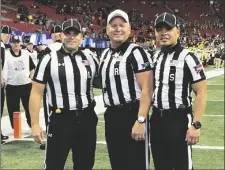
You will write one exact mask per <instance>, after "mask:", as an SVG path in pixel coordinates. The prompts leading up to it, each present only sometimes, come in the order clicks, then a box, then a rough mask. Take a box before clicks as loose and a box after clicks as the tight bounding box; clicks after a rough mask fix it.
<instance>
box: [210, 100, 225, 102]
mask: <svg viewBox="0 0 225 170" xmlns="http://www.w3.org/2000/svg"><path fill="white" fill-rule="evenodd" d="M206 101H207V102H224V100H206Z"/></svg>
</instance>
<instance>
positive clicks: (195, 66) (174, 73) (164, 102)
mask: <svg viewBox="0 0 225 170" xmlns="http://www.w3.org/2000/svg"><path fill="white" fill-rule="evenodd" d="M153 63H154V81H155V88H154V99H153V105H154V106H155V107H157V108H160V109H174V108H179V107H181V106H183V107H188V106H191V105H192V98H191V91H192V88H191V85H192V84H194V83H197V82H199V81H202V80H205V79H206V77H205V73H204V69H203V66H202V63H201V61H200V59H199V57H197V56H196V55H194V53H192V52H191V51H189V50H187V49H183V48H182V47H181V46H180V44H179V43H178V44H177V45H175V46H174V47H173V48H170V50H169V51H166V52H163V51H158V52H157V53H156V54H155V55H154V59H153Z"/></svg>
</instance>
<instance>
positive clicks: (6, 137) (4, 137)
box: [1, 135, 9, 141]
mask: <svg viewBox="0 0 225 170" xmlns="http://www.w3.org/2000/svg"><path fill="white" fill-rule="evenodd" d="M7 139H9V137H8V136H4V135H1V141H3V140H7Z"/></svg>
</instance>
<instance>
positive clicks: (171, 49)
mask: <svg viewBox="0 0 225 170" xmlns="http://www.w3.org/2000/svg"><path fill="white" fill-rule="evenodd" d="M180 49H182V47H181V45H180V43H179V42H178V43H177V44H176V45H174V46H166V47H162V48H161V51H162V52H164V53H170V54H171V53H173V52H175V51H177V50H180Z"/></svg>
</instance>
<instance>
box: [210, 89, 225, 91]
mask: <svg viewBox="0 0 225 170" xmlns="http://www.w3.org/2000/svg"><path fill="white" fill-rule="evenodd" d="M207 91H210V92H211V91H216V92H224V90H221V89H214V90H208V89H207Z"/></svg>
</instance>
